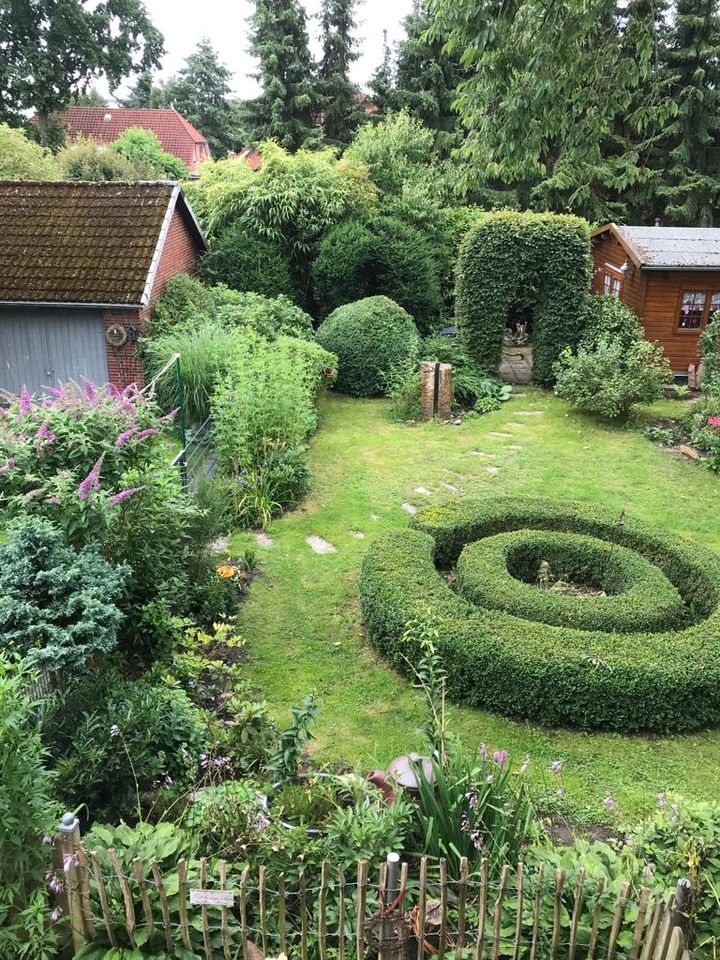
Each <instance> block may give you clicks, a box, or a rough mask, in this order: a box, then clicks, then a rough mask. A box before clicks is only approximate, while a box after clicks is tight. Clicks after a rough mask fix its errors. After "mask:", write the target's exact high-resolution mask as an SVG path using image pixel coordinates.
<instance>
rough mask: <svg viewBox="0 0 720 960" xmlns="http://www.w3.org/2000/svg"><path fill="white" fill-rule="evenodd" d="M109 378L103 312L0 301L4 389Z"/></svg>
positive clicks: (0, 381) (35, 390)
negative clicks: (12, 304) (10, 304)
mask: <svg viewBox="0 0 720 960" xmlns="http://www.w3.org/2000/svg"><path fill="white" fill-rule="evenodd" d="M83 377H87V379H88V380H92V381H93V383H97V384H105V383H107V380H108V366H107V351H106V347H105V335H104V331H103V323H102V314H101V313H100V312H98V311H94V310H82V309H80V310H77V309H70V308H67V309H53V308H48V309H44V308H43V309H39V308H35V307H3V306H2V305H0V388H2V389H3V390H9V391H10V392H11V393H19V392H20V390H21V389H22V387H23V384H25V385H26V386H27V388H28V390H30V392H31V393H40V392H42V388H43V387H46V386H48V385H49V386H57V384H58V383H66V382H67V381H68V380H75V381H77V382H78V383H80V382H82V378H83Z"/></svg>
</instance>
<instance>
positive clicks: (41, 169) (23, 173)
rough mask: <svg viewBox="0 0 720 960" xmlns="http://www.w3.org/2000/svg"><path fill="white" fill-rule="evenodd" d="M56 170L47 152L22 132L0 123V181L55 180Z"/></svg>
mask: <svg viewBox="0 0 720 960" xmlns="http://www.w3.org/2000/svg"><path fill="white" fill-rule="evenodd" d="M57 179H58V169H57V167H56V165H55V159H54V157H53V155H52V153H51V152H50V151H49V150H46V149H45V147H41V146H40V144H39V143H35V141H34V140H30V139H29V137H28V136H27V135H26V134H25V132H24V131H23V130H19V129H17V128H15V127H10V126H8V125H7V124H6V123H0V180H57Z"/></svg>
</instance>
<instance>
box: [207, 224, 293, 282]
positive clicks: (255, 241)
mask: <svg viewBox="0 0 720 960" xmlns="http://www.w3.org/2000/svg"><path fill="white" fill-rule="evenodd" d="M201 272H202V275H203V276H204V277H206V278H207V279H208V280H211V281H212V282H213V283H224V284H227V286H228V287H231V288H232V289H233V290H253V291H255V292H257V293H262V294H264V295H265V296H267V297H276V296H278V294H281V293H283V294H286V295H287V296H289V297H293V296H294V295H295V292H296V291H295V284H294V282H293V278H292V274H291V271H290V260H289V257H288V256H287V254H286V253H285V251H284V249H283V247H282V246H281V245H280V244H279V243H278V242H277V241H276V240H266V239H264V238H263V237H260V236H258V235H256V234H253V233H251V232H250V231H249V230H248V229H247V228H246V227H245V226H244V225H242V224H236V225H235V226H233V227H231V228H230V230H228V231H227V232H226V233H223V234H222V236H221V237H220V238H219V239H218V240H216V241H214V242H211V244H210V250H209V251H208V253H206V254H205V256H204V257H203V260H202V265H201Z"/></svg>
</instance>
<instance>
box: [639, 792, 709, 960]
mask: <svg viewBox="0 0 720 960" xmlns="http://www.w3.org/2000/svg"><path fill="white" fill-rule="evenodd" d="M658 800H659V809H658V812H657V813H656V814H655V815H654V816H653V817H650V818H649V819H648V820H646V821H645V822H644V823H643V824H641V826H640V828H639V829H638V830H637V831H636V832H635V835H634V837H633V838H632V841H631V844H630V849H629V853H630V854H632V856H633V858H634V859H635V860H636V861H637V863H638V867H639V870H640V871H641V874H642V877H643V880H644V882H647V881H646V879H645V878H646V877H647V876H648V875H650V876H655V877H656V878H657V880H658V881H661V882H662V883H663V885H664V887H665V889H673V888H674V887H675V886H676V885H677V882H678V880H680V879H681V878H687V879H689V880H690V885H691V888H690V908H689V910H688V916H689V921H690V940H691V942H690V946H691V947H694V948H695V949H694V951H693V956H697V957H707V958H710V957H714V956H715V955H716V953H717V948H718V946H719V945H720V911H719V910H718V908H719V907H720V805H719V804H717V803H698V802H695V803H690V802H685V801H683V800H680V799H679V798H678V800H677V801H675V800H674V799H673V798H672V797H669V798H668V797H665V795H664V794H660V796H659V798H658Z"/></svg>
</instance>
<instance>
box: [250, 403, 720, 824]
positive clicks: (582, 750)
mask: <svg viewBox="0 0 720 960" xmlns="http://www.w3.org/2000/svg"><path fill="white" fill-rule="evenodd" d="M680 408H681V404H680V402H679V401H663V402H662V403H660V404H657V405H656V406H655V407H654V408H652V409H651V410H645V411H643V412H642V413H641V414H640V417H641V418H646V419H650V418H652V417H653V416H672V415H673V413H677V411H678V410H679V409H680ZM528 412H531V413H533V415H530V416H528V415H524V414H527V413H528ZM494 434H507V436H501V435H494ZM480 454H483V455H480ZM310 467H311V470H312V475H313V483H312V487H311V490H310V494H309V496H308V498H307V499H306V501H305V503H304V504H303V506H302V508H300V509H298V510H297V511H295V512H293V513H290V514H287V515H286V516H285V517H283V518H282V519H281V520H279V521H276V522H275V523H273V525H272V527H271V530H270V531H269V532H270V535H271V536H272V537H273V539H274V544H273V546H271V547H269V548H264V549H263V548H258V552H259V554H260V560H261V564H262V568H263V576H262V577H261V578H259V579H257V580H255V582H254V583H253V585H252V587H251V590H250V595H249V598H248V600H247V601H246V602H245V604H244V605H243V607H242V608H241V610H240V613H239V617H238V623H239V629H240V632H241V633H242V634H243V635H244V636H245V637H246V638H247V642H248V650H249V657H250V662H249V665H248V670H249V676H250V678H251V680H252V681H253V682H254V683H256V684H257V686H258V688H259V691H260V693H261V695H262V696H263V697H265V698H266V699H267V701H268V703H269V705H270V708H271V711H272V712H273V714H274V715H275V716H276V717H277V718H278V719H281V720H285V719H287V717H288V716H289V710H290V707H291V706H293V705H295V704H296V703H298V702H299V701H300V700H301V698H302V696H303V694H305V693H307V692H310V691H314V692H316V694H317V696H318V698H319V701H320V706H321V711H322V712H321V716H320V720H319V723H318V726H317V730H316V733H317V742H316V744H315V745H314V750H315V752H316V755H317V758H318V759H319V760H321V761H328V762H332V761H343V762H345V763H347V764H350V765H355V764H359V765H361V766H362V768H363V769H365V770H366V769H368V768H369V767H372V766H376V765H377V766H385V765H386V764H387V762H388V761H389V760H391V759H392V758H393V757H395V756H397V755H398V754H400V753H403V752H406V751H408V750H410V749H415V748H418V747H420V746H421V745H422V740H421V737H420V736H419V734H418V727H419V725H420V723H421V722H422V719H423V714H424V711H423V703H422V700H421V698H420V696H419V694H418V692H417V691H416V690H415V689H413V687H412V686H411V684H410V683H409V682H408V681H407V680H406V679H404V678H402V677H400V676H398V675H397V674H396V673H395V672H394V671H392V670H391V669H389V668H388V667H387V666H386V664H385V663H384V662H383V661H382V659H381V658H380V657H379V655H378V654H377V653H376V652H375V651H374V650H373V648H372V647H371V645H370V644H369V642H368V640H367V639H366V637H365V636H364V633H363V627H362V621H361V616H360V608H359V601H358V588H357V580H358V571H359V569H360V563H361V560H362V557H363V553H364V551H365V550H366V549H367V546H368V544H369V542H370V540H371V539H372V538H373V537H375V536H377V535H378V534H379V533H381V532H382V531H384V530H387V529H390V528H393V527H401V526H405V525H407V523H408V520H409V517H408V514H407V513H406V512H405V511H404V510H403V507H402V504H403V502H406V503H411V504H414V505H417V506H418V507H419V506H422V505H423V504H425V503H429V502H437V501H440V500H442V499H445V498H448V497H454V496H462V495H463V494H465V495H469V494H477V493H491V492H493V491H497V492H498V493H510V494H526V495H529V496H545V497H557V498H562V499H573V500H578V501H581V502H585V503H592V504H598V505H602V506H604V507H607V508H610V509H611V510H617V511H618V512H619V511H620V510H621V509H622V508H623V507H624V508H625V510H626V511H627V514H628V515H629V516H630V517H638V518H642V519H643V520H647V521H650V522H652V523H655V524H658V525H661V526H663V527H664V528H666V529H668V530H674V531H677V532H678V533H680V534H683V535H684V536H687V537H692V538H695V539H697V540H698V541H702V542H704V543H706V544H707V545H708V546H710V547H713V548H715V549H717V550H720V513H719V512H718V511H717V510H716V509H715V508H714V504H716V503H717V496H718V490H719V489H720V478H718V477H717V476H716V475H714V474H712V473H711V472H710V471H708V470H705V469H703V468H702V467H700V466H698V465H696V464H694V463H690V462H688V461H686V460H684V459H682V458H679V457H677V456H674V455H672V454H669V453H667V452H666V451H664V450H662V449H661V448H659V447H656V446H653V445H652V444H650V443H649V442H648V441H647V440H645V439H644V438H643V437H642V435H641V434H640V433H639V432H638V431H637V430H631V429H622V428H615V427H608V426H604V425H600V424H598V423H597V422H596V421H595V420H593V419H590V418H588V417H585V416H583V415H580V414H576V413H573V412H571V411H569V409H568V407H567V406H566V405H565V404H564V403H562V402H561V401H559V400H557V399H556V398H554V397H552V396H550V395H547V394H545V393H543V392H541V391H538V390H532V389H529V390H527V391H526V394H525V396H524V397H515V398H513V399H512V400H511V401H510V402H509V403H507V404H505V405H504V407H503V409H502V410H501V411H499V412H497V413H494V414H489V415H486V416H483V417H482V418H480V419H477V420H471V421H468V422H466V423H464V424H463V425H462V426H444V425H441V424H436V423H429V424H424V425H422V426H416V427H412V426H402V425H398V424H393V423H391V422H389V421H388V419H387V416H386V408H385V403H384V401H372V400H353V399H349V398H345V397H341V396H337V395H332V396H330V397H328V398H327V399H326V400H325V401H324V402H323V403H322V405H321V425H320V429H319V431H318V433H317V435H316V436H315V438H314V439H313V442H312V448H311V455H310ZM417 487H423V488H425V489H426V490H428V491H430V492H429V493H418V492H416V489H415V488H417ZM454 490H457V491H458V492H457V493H455V492H454ZM359 533H362V534H364V538H360V537H359V536H358V535H357V534H359ZM310 536H318V537H321V538H323V539H324V540H325V541H327V542H328V543H330V544H332V545H333V546H334V547H335V548H336V552H335V553H326V554H318V553H315V552H313V550H312V549H311V548H310V547H309V546H308V545H307V543H306V538H307V537H310ZM253 539H254V538H253V537H252V535H251V534H247V533H238V534H237V535H236V536H235V537H234V539H233V542H232V546H233V547H234V548H236V549H239V548H242V547H244V546H245V545H247V544H248V543H250V542H253ZM588 669H592V667H588ZM450 721H451V728H452V730H453V731H455V732H456V733H458V734H459V735H460V736H461V738H462V739H463V741H465V742H466V743H467V744H469V745H476V746H479V744H480V743H481V742H485V743H487V744H488V745H489V746H490V748H491V749H495V748H504V749H506V750H508V751H509V753H510V756H511V758H512V760H513V762H514V763H516V764H519V763H520V762H522V760H523V759H524V758H525V756H526V755H530V757H531V758H532V761H531V766H530V770H531V772H532V779H533V783H534V785H535V786H536V787H537V789H538V791H539V793H540V794H541V797H542V799H543V800H545V799H546V800H547V803H548V805H549V807H553V808H554V806H555V805H560V806H561V807H562V808H563V809H564V811H565V812H566V813H567V814H568V815H569V816H571V817H573V818H574V819H577V820H581V821H582V820H593V821H596V820H600V819H607V813H606V811H605V807H604V806H603V803H602V801H603V798H605V797H606V796H607V794H608V792H609V791H610V792H611V793H612V796H613V797H614V798H615V800H616V801H617V803H618V806H619V811H620V812H619V816H620V817H621V819H625V818H634V817H636V816H637V815H638V814H640V813H644V812H645V811H647V810H649V809H651V808H652V807H654V805H655V803H656V795H657V794H658V793H660V792H669V793H678V794H680V795H683V796H685V797H688V798H701V799H708V800H709V799H715V798H717V796H718V793H720V731H718V732H703V733H698V734H694V735H684V736H677V737H665V738H657V737H655V738H644V737H627V736H622V735H619V734H608V735H606V734H597V733H596V734H586V733H577V732H572V731H568V730H549V729H543V728H541V727H537V726H534V725H533V724H530V723H517V722H514V721H512V720H509V719H507V718H505V717H500V716H496V715H493V714H489V713H484V712H481V711H479V710H472V709H468V708H463V707H459V706H452V707H451V709H450ZM557 759H562V760H564V761H565V773H564V775H563V777H562V781H561V782H559V781H558V780H557V778H555V777H554V776H553V775H551V774H549V773H548V772H547V768H548V764H549V763H550V761H551V760H557ZM561 787H562V788H563V789H564V790H565V791H566V795H565V796H564V797H563V798H561V799H557V798H556V796H555V794H556V791H557V790H558V789H559V788H561Z"/></svg>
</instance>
